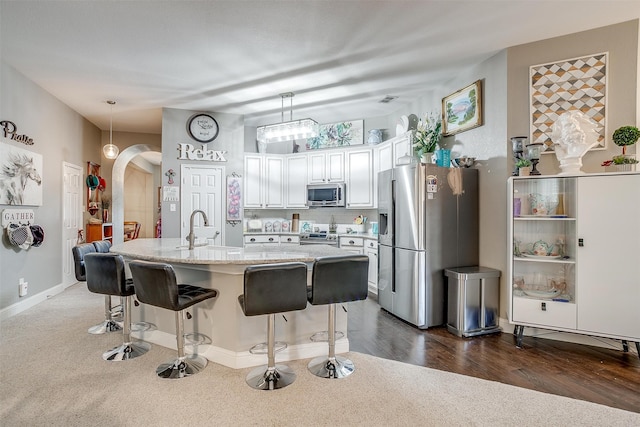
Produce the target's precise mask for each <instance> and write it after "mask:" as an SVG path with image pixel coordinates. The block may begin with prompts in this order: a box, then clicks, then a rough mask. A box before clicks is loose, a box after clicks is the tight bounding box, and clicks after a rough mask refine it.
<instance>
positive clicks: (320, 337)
mask: <svg viewBox="0 0 640 427" xmlns="http://www.w3.org/2000/svg"><path fill="white" fill-rule="evenodd" d="M335 334H336V341H337V340H339V339H342V338H344V332H341V331H335ZM309 339H310V340H311V341H314V342H328V341H329V331H320V332H316V333H315V334H313V335H311V337H309Z"/></svg>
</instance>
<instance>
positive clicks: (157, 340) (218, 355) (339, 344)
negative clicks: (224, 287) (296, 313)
mask: <svg viewBox="0 0 640 427" xmlns="http://www.w3.org/2000/svg"><path fill="white" fill-rule="evenodd" d="M131 335H132V336H134V337H135V338H138V339H141V340H144V341H146V342H149V343H153V344H157V345H161V346H163V347H167V348H170V349H173V350H176V351H177V344H176V336H175V335H173V334H170V333H167V332H162V331H158V330H154V331H143V332H132V333H131ZM194 351H195V352H197V353H198V354H199V355H200V356H203V357H206V358H207V359H208V360H210V361H212V362H214V363H219V364H220V365H224V366H227V367H229V368H232V369H242V368H250V367H252V366H260V365H266V363H267V355H266V354H251V353H249V351H248V350H247V351H238V352H236V351H231V350H227V349H225V348H221V347H217V346H215V345H209V344H206V345H198V346H193V345H185V352H186V353H187V354H189V353H192V352H194ZM348 351H349V340H348V339H347V338H342V339H339V340H337V341H336V354H340V353H346V352H348ZM328 354H329V347H328V344H327V343H326V342H309V343H304V344H295V345H289V346H287V348H285V349H284V350H282V351H279V352H278V353H277V354H276V361H277V362H278V363H280V362H286V361H289V360H298V359H309V358H312V357H317V356H324V355H328Z"/></svg>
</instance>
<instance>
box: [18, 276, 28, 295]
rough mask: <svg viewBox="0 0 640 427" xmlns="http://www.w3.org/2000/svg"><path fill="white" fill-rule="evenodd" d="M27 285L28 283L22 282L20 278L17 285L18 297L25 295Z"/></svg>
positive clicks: (22, 278)
mask: <svg viewBox="0 0 640 427" xmlns="http://www.w3.org/2000/svg"><path fill="white" fill-rule="evenodd" d="M27 285H29V283H28V282H25V281H24V277H21V278H20V283H19V284H18V289H19V290H18V295H19V296H21V297H23V296H25V295H27Z"/></svg>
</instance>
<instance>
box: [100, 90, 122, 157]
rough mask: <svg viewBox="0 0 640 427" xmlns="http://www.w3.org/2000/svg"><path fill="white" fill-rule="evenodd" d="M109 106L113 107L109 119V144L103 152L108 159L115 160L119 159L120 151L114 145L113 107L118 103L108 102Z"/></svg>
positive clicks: (103, 148)
mask: <svg viewBox="0 0 640 427" xmlns="http://www.w3.org/2000/svg"><path fill="white" fill-rule="evenodd" d="M107 104H109V105H111V118H110V119H109V143H108V144H106V145H105V146H104V147H102V152H103V153H104V156H105V157H106V158H107V159H112V160H113V159H115V158H116V157H118V153H120V150H119V149H118V147H117V146H116V145H113V106H114V105H115V104H116V101H107Z"/></svg>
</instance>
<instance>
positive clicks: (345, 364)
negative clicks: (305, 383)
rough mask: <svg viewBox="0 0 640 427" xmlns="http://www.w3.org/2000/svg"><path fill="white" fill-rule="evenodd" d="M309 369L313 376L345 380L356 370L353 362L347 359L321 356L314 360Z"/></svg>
mask: <svg viewBox="0 0 640 427" xmlns="http://www.w3.org/2000/svg"><path fill="white" fill-rule="evenodd" d="M307 369H308V370H309V372H311V373H312V374H313V375H315V376H317V377H320V378H335V379H340V378H345V377H348V376H349V375H351V374H352V373H353V371H354V369H355V367H354V366H353V362H352V361H351V360H349V359H347V358H345V357H342V356H336V357H335V358H331V357H325V356H320V357H316V358H315V359H312V360H311V362H309V364H308V365H307Z"/></svg>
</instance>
